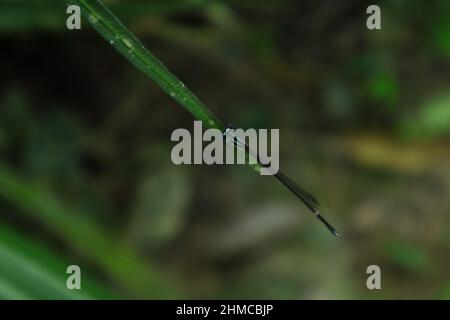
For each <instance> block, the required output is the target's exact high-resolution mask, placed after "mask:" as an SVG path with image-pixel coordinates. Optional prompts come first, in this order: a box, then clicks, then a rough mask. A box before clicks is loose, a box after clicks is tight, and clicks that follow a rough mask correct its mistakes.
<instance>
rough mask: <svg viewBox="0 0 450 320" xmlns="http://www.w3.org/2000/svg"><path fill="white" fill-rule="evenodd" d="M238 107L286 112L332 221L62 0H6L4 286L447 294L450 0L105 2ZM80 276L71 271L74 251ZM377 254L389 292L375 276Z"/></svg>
mask: <svg viewBox="0 0 450 320" xmlns="http://www.w3.org/2000/svg"><path fill="white" fill-rule="evenodd" d="M105 2H106V3H107V4H108V5H109V7H110V8H111V9H112V10H113V11H114V12H115V13H116V14H117V15H118V16H119V18H121V19H122V20H123V21H124V23H125V24H126V25H127V26H128V27H129V28H130V29H131V30H132V31H133V32H135V33H136V34H137V36H138V37H139V38H140V39H141V40H142V41H143V42H144V44H145V45H146V46H147V47H148V48H150V50H151V51H152V52H153V53H154V54H155V55H157V56H158V57H159V58H160V59H161V60H162V61H163V62H164V63H165V64H166V65H167V66H168V67H169V69H171V70H172V71H173V72H174V73H175V74H176V75H177V76H178V77H179V78H180V79H181V80H183V81H184V82H185V83H186V85H187V86H189V87H190V88H191V89H192V91H194V92H195V93H196V94H197V95H198V96H199V97H200V99H201V100H202V101H203V102H205V104H206V105H207V106H208V107H209V108H210V109H211V110H212V111H213V112H214V113H216V114H217V115H218V117H219V118H220V119H222V120H223V121H224V122H225V123H233V124H234V125H236V126H238V127H242V128H250V127H252V128H280V134H281V135H280V147H281V159H280V161H281V167H282V168H283V170H284V171H285V172H286V173H287V174H288V175H290V176H292V177H293V179H294V180H296V181H298V182H299V183H300V184H301V185H303V186H304V187H305V188H306V189H308V190H310V191H311V192H312V193H313V194H315V195H317V197H318V198H319V199H320V201H321V202H322V204H323V207H324V210H323V211H324V215H325V216H326V217H327V218H329V220H330V221H331V222H332V223H333V224H334V225H335V226H336V227H337V229H338V230H339V231H340V232H341V234H342V237H341V238H340V239H335V238H333V237H332V236H331V235H330V234H329V232H328V231H327V230H326V229H325V228H324V227H323V226H322V225H321V224H320V223H318V221H317V220H316V219H315V218H314V217H313V215H311V213H310V212H308V210H307V209H306V208H305V207H304V206H303V205H302V204H301V203H300V201H299V200H298V199H296V198H295V197H293V196H292V195H291V194H290V193H289V192H288V191H287V190H286V189H285V188H283V187H282V186H281V185H280V184H279V183H277V182H276V181H275V180H274V179H273V178H271V177H261V176H259V175H257V174H255V173H254V172H253V171H252V170H251V169H250V168H248V167H247V166H204V165H199V166H175V165H173V164H172V162H171V161H170V151H171V148H172V147H173V143H171V142H170V135H171V132H172V131H173V130H174V129H176V128H180V127H185V128H188V129H191V128H192V125H193V122H192V121H193V118H192V117H191V115H190V114H188V113H187V112H186V111H185V110H184V109H183V108H181V107H180V106H179V105H177V104H176V103H175V102H174V101H172V100H171V99H170V98H169V97H167V95H166V94H165V93H163V92H162V91H161V90H160V89H159V88H158V87H157V86H156V85H155V84H154V83H153V82H151V81H150V80H149V79H148V78H146V77H145V75H143V74H141V73H139V72H138V71H137V70H136V69H135V68H133V67H132V66H131V65H130V64H129V63H128V62H127V61H126V60H125V59H123V58H122V57H121V56H120V55H119V54H118V53H117V52H116V51H115V50H114V49H113V48H112V47H111V46H110V45H109V44H108V43H106V42H105V41H104V40H103V39H102V38H101V37H100V36H99V35H98V34H96V33H95V31H93V30H92V28H90V26H89V25H88V23H87V22H86V21H83V23H82V30H81V31H68V30H67V29H66V28H65V19H66V17H67V15H66V14H65V6H64V2H63V1H61V3H59V1H53V0H52V1H50V0H34V1H31V0H27V1H26V0H1V1H0V47H1V53H0V57H1V59H0V70H1V79H0V298H5V299H46V298H58V299H66V298H87V299H89V298H92V299H108V298H127V299H132V298H224V299H227V298H255V299H258V298H269V299H326V298H334V299H357V298H368V299H392V298H399V299H406V298H412V299H415V298H426V299H428V298H439V299H448V298H450V271H449V270H450V255H449V250H450V216H449V211H450V200H449V195H450V149H449V143H450V1H448V0H435V1H419V0H417V1H410V0H408V1H406V0H391V1H378V2H377V3H378V4H379V5H380V7H381V12H382V13H381V15H382V30H380V31H369V30H368V29H367V28H366V18H367V14H366V13H365V12H366V8H367V6H368V5H369V4H372V3H371V2H366V1H348V0H345V1H339V2H338V1H312V0H307V1H294V0H292V1H288V0H267V1H257V0H246V1H244V0H230V1H214V0H213V1H211V0H173V1H166V0H154V1H138V0H132V1H123V0H122V1H119V0H117V1H105ZM70 264H76V265H79V266H80V267H81V270H82V288H83V289H82V290H81V291H76V292H73V291H69V290H67V289H66V277H67V275H66V268H67V266H68V265H70ZM371 264H377V265H379V266H380V267H381V271H382V290H379V291H377V290H374V291H369V290H368V289H367V288H366V279H367V276H368V275H367V274H366V268H367V266H369V265H371Z"/></svg>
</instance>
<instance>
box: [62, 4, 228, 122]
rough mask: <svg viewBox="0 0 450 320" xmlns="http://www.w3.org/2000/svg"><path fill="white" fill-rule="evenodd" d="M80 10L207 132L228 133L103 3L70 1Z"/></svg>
mask: <svg viewBox="0 0 450 320" xmlns="http://www.w3.org/2000/svg"><path fill="white" fill-rule="evenodd" d="M68 2H69V3H71V4H76V5H78V6H80V8H81V12H82V15H83V16H84V17H85V18H86V19H87V20H88V21H89V23H90V24H91V25H92V26H93V27H94V28H95V29H96V30H97V31H98V32H99V33H100V34H101V35H102V36H103V37H104V38H105V39H106V40H107V41H108V42H109V43H110V44H111V45H113V46H114V48H116V49H117V50H118V51H119V52H120V53H121V54H122V55H123V56H124V57H125V58H126V59H127V60H128V61H130V62H131V63H132V64H134V65H135V66H136V67H137V68H138V69H139V70H141V71H142V72H144V73H145V74H146V75H147V76H149V77H150V78H151V79H153V81H155V82H156V83H157V84H158V85H159V86H160V87H161V89H163V90H164V91H165V92H166V93H167V94H169V95H170V96H171V97H172V98H173V99H175V100H176V101H177V102H178V103H179V104H181V105H182V106H183V107H184V108H185V109H186V110H188V111H189V112H190V113H191V114H192V115H193V116H194V117H195V118H196V119H197V120H201V121H202V123H203V125H204V126H205V127H207V128H216V129H219V130H221V131H224V130H225V127H224V125H223V124H222V123H221V122H220V121H219V120H218V119H217V118H216V116H215V115H214V114H213V113H212V112H211V111H210V110H209V109H208V108H207V107H206V106H205V105H204V104H203V103H202V102H201V101H200V100H199V99H198V98H197V96H195V95H194V94H193V93H192V91H190V90H189V89H188V88H187V87H186V86H185V85H184V84H183V82H181V81H180V80H179V79H178V78H177V77H176V76H175V75H174V74H173V73H171V72H170V71H169V70H168V69H167V68H166V67H165V66H164V65H163V64H162V63H161V62H160V61H159V60H158V58H156V57H155V56H154V55H153V54H152V53H150V52H149V51H148V50H147V49H146V48H145V47H144V45H143V44H142V43H141V42H140V41H139V39H137V37H136V36H135V35H134V34H133V33H132V32H130V31H129V30H128V29H127V28H126V27H125V26H124V25H123V24H122V23H121V22H120V20H119V19H118V18H117V17H116V16H115V15H114V14H113V13H112V12H111V11H110V10H109V9H108V8H107V7H106V6H105V5H104V4H103V2H102V1H100V0H70V1H68Z"/></svg>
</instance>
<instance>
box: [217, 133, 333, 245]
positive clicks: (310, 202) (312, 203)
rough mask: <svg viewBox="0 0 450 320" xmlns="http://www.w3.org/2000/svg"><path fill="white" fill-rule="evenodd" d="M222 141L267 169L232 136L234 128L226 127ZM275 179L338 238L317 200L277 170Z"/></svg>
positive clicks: (247, 148) (243, 144) (244, 143)
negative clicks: (321, 212) (227, 140)
mask: <svg viewBox="0 0 450 320" xmlns="http://www.w3.org/2000/svg"><path fill="white" fill-rule="evenodd" d="M223 137H224V139H231V141H232V143H233V144H234V145H236V146H237V147H239V148H240V149H242V150H244V151H245V152H246V153H247V154H248V155H249V156H251V157H253V158H254V159H255V160H256V161H257V163H258V164H259V165H260V166H261V167H264V168H266V169H268V168H269V167H270V166H269V165H268V164H264V163H263V162H262V161H261V160H260V159H259V157H258V155H257V154H255V153H254V152H253V150H250V148H249V146H248V144H247V143H246V142H245V141H243V140H242V139H240V138H238V137H237V136H236V135H235V134H234V126H233V125H228V127H227V128H226V129H225V131H224V132H223ZM273 175H274V176H275V178H277V180H278V181H280V182H281V183H282V184H283V185H284V186H285V187H286V188H288V189H289V190H290V191H291V192H292V193H293V194H295V195H296V196H297V197H298V198H300V200H301V201H302V202H303V203H304V204H305V205H306V206H307V207H308V209H309V210H311V211H312V212H313V213H314V214H315V216H316V217H317V219H319V220H320V221H321V222H322V223H323V224H324V225H325V226H326V227H327V228H328V230H330V231H331V233H332V234H333V235H335V236H336V237H339V233H338V232H337V231H336V229H335V228H334V227H333V226H332V225H331V224H330V223H329V222H328V221H327V220H326V219H325V218H324V217H323V216H322V215H321V214H320V212H319V202H318V201H317V199H316V198H315V197H314V196H313V195H312V194H310V193H309V192H307V191H306V190H305V189H303V188H302V187H300V186H299V185H298V184H297V183H295V182H294V181H292V180H291V179H290V178H289V177H288V176H286V175H285V174H284V173H282V172H281V171H280V170H278V172H277V173H274V174H273Z"/></svg>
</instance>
